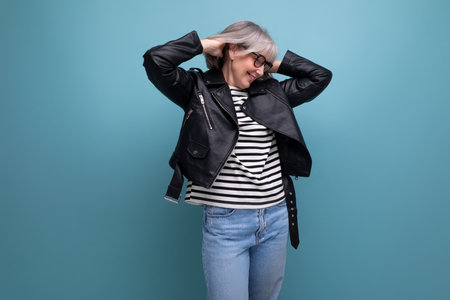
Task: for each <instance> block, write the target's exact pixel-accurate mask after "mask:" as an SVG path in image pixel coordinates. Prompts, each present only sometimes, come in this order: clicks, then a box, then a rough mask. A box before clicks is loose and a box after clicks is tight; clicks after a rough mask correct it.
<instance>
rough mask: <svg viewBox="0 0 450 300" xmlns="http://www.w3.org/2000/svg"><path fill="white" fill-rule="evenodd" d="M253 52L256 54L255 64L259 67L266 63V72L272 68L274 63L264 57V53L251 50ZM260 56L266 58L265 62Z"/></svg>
mask: <svg viewBox="0 0 450 300" xmlns="http://www.w3.org/2000/svg"><path fill="white" fill-rule="evenodd" d="M251 53H252V54H254V55H256V58H255V62H254V65H255V67H256V68H259V67H261V66H262V65H264V72H267V71H269V70H270V69H272V67H273V64H272V63H270V62H268V61H267V60H266V58H265V57H264V55H262V54H259V53H257V52H251ZM260 57H262V58H263V59H264V61H263V62H260V59H259V58H260Z"/></svg>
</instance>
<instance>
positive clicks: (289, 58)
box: [278, 50, 332, 107]
mask: <svg viewBox="0 0 450 300" xmlns="http://www.w3.org/2000/svg"><path fill="white" fill-rule="evenodd" d="M278 73H280V74H283V75H286V76H289V77H291V78H289V79H286V80H283V81H281V82H280V84H281V87H282V88H283V90H284V92H285V93H286V95H287V97H288V99H289V103H290V104H291V107H295V106H298V105H300V104H302V103H305V102H308V101H311V100H313V99H314V98H315V97H317V96H318V95H319V94H320V93H321V92H322V91H323V90H324V89H325V88H326V87H327V86H328V84H329V83H330V81H331V77H332V73H331V71H330V70H328V69H326V68H324V67H322V66H319V65H318V64H315V63H313V62H312V61H310V60H308V59H306V58H303V57H301V56H299V55H297V54H295V53H293V52H291V51H289V50H288V51H287V52H286V54H285V55H284V57H283V60H282V61H281V64H280V66H279V68H278Z"/></svg>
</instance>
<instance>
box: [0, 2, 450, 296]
mask: <svg viewBox="0 0 450 300" xmlns="http://www.w3.org/2000/svg"><path fill="white" fill-rule="evenodd" d="M0 3H1V4H0V22H1V23H0V25H1V26H0V30H1V47H0V52H1V55H0V62H1V65H0V70H1V81H0V88H1V106H0V141H1V147H0V299H2V300H3V299H4V300H12V299H14V300H16V299H36V300H37V299H45V300H49V299H93V300H94V299H108V300H113V299H204V295H205V284H204V282H203V273H202V266H201V252H200V246H201V228H200V226H201V209H200V208H199V207H194V206H190V205H187V204H185V203H182V204H180V205H179V206H175V205H174V204H172V203H170V202H168V201H164V200H163V198H162V197H163V195H164V193H165V190H166V188H167V184H168V182H169V179H170V177H171V169H170V167H169V166H168V160H169V158H170V155H171V152H172V150H173V148H174V146H175V143H176V138H177V136H178V131H179V127H180V125H181V118H182V110H181V109H179V108H178V107H176V106H175V105H174V104H172V103H171V102H170V101H168V100H167V99H165V98H164V96H162V94H160V93H159V92H158V91H157V90H156V88H155V87H153V86H152V85H151V83H150V82H149V81H148V79H147V77H146V74H145V71H144V68H143V67H142V61H143V60H142V55H143V54H144V52H145V51H146V50H147V49H149V48H150V47H152V46H155V45H158V44H162V43H164V42H166V41H168V40H171V39H176V38H178V37H181V36H182V35H184V34H186V33H187V32H189V31H191V30H194V29H195V30H197V32H198V33H199V35H200V37H201V38H205V37H207V36H209V35H212V34H215V33H217V32H219V31H220V30H222V29H223V28H224V27H226V26H227V25H229V24H231V23H232V22H234V21H237V20H241V19H248V20H252V21H254V22H256V23H258V24H260V25H262V26H263V27H265V28H267V29H268V30H269V33H270V34H271V35H272V36H273V38H274V40H275V42H276V43H277V44H278V46H279V59H281V58H282V56H283V54H284V53H285V51H286V50H287V49H289V50H292V51H294V52H296V53H298V54H300V55H302V56H305V57H307V58H309V59H311V60H313V61H315V62H317V63H319V64H321V65H323V66H325V67H327V68H329V69H330V70H332V71H333V75H334V77H333V80H332V82H331V84H330V85H329V87H328V88H327V89H326V90H325V91H324V92H323V93H322V94H321V95H320V96H319V97H318V98H316V99H315V100H314V101H313V102H310V103H307V104H305V105H302V106H300V107H298V108H296V109H295V113H296V116H297V118H298V121H299V124H300V126H301V128H302V131H303V133H304V136H305V139H306V142H307V144H308V147H309V149H310V151H311V154H312V157H313V170H312V174H311V177H310V178H306V179H303V178H301V179H299V180H298V181H295V186H296V190H297V193H298V202H299V208H300V212H299V214H300V215H299V222H300V239H301V244H300V247H299V250H297V251H295V250H293V249H292V248H290V249H289V253H288V265H287V268H286V277H285V281H284V284H283V287H282V291H281V294H280V298H279V299H305V300H315V299H317V300H328V299H345V300H352V299H355V300H361V299H370V300H372V299H383V300H390V299H396V300H398V299H408V300H415V299H450V284H449V283H450V257H449V253H450V218H449V213H450V204H449V200H450V189H449V175H448V170H449V168H450V161H449V159H448V153H449V152H450V140H449V133H450V121H449V113H450V104H449V100H450V92H449V88H448V86H449V79H450V78H449V75H448V70H449V67H450V61H449V53H450V49H449V48H450V47H449V45H450V39H449V37H450V34H449V32H450V30H449V29H450V28H449V27H450V22H449V20H450V5H449V2H448V1H437V0H434V1H433V0H432V1H405V0H399V1H387V0H381V1H350V0H347V1H330V0H324V1H294V0H291V1H289V0H280V1H253V2H252V1H235V0H231V1H226V2H213V1H194V2H193V1H159V2H152V1H114V0H112V1H99V0H91V1H49V0H42V1H11V0H9V1H5V0H2V1H1V2H0ZM183 66H184V67H192V66H197V67H201V68H205V63H204V60H203V57H202V56H198V57H196V58H194V59H193V60H191V61H189V62H187V63H185V64H183ZM277 78H278V79H283V78H284V77H282V76H281V75H279V76H278V77H277Z"/></svg>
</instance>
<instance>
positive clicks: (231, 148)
mask: <svg viewBox="0 0 450 300" xmlns="http://www.w3.org/2000/svg"><path fill="white" fill-rule="evenodd" d="M211 95H212V96H213V98H214V100H216V102H217V104H218V105H219V106H220V107H221V108H222V109H223V110H224V111H225V112H226V113H227V114H228V115H229V116H230V117H231V119H232V120H233V121H234V123H235V124H236V126H237V128H238V130H239V124H238V123H237V122H236V121H235V120H234V118H233V116H232V115H231V114H230V113H229V112H228V110H226V109H225V108H224V107H223V106H222V104H221V103H220V101H219V100H218V99H217V98H216V96H215V95H214V94H213V93H211ZM238 136H239V134H238ZM236 143H237V139H236V138H235V140H234V142H233V147H230V150H228V154H227V159H226V160H225V161H224V162H223V164H222V165H221V166H220V168H219V171H217V174H216V175H214V180H213V182H212V183H211V185H210V186H209V187H208V188H211V186H212V185H213V184H214V182H216V179H217V177H218V176H219V173H220V170H222V168H223V166H224V165H225V163H226V162H227V160H228V158H230V155H231V152H232V151H233V149H234V147H235V146H236Z"/></svg>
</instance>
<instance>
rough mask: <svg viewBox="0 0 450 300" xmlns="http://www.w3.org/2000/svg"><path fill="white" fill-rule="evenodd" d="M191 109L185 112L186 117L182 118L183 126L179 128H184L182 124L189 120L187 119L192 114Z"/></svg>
mask: <svg viewBox="0 0 450 300" xmlns="http://www.w3.org/2000/svg"><path fill="white" fill-rule="evenodd" d="M192 111H193V110H192V108H191V109H190V110H189V111H188V112H187V115H186V118H184V121H183V125H182V126H181V127H183V126H184V124H186V121H187V120H188V119H189V117H190V116H191V114H192Z"/></svg>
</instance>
